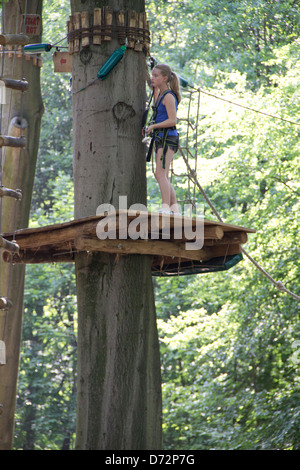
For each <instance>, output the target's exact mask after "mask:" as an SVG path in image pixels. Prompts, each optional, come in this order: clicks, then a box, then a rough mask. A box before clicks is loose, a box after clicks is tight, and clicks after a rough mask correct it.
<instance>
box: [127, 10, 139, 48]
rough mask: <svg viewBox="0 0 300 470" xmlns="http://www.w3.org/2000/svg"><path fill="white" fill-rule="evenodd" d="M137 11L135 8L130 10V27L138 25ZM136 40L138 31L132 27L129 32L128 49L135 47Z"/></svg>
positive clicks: (128, 24) (128, 21)
mask: <svg viewBox="0 0 300 470" xmlns="http://www.w3.org/2000/svg"><path fill="white" fill-rule="evenodd" d="M136 15H137V13H136V11H134V10H129V11H128V18H127V26H129V28H136V25H137V16H136ZM135 41H136V33H135V31H134V29H131V30H130V31H129V33H128V45H127V47H128V49H133V48H134V45H135Z"/></svg>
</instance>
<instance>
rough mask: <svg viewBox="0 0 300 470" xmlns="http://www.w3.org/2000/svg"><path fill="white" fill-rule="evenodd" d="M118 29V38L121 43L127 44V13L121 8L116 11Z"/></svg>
mask: <svg viewBox="0 0 300 470" xmlns="http://www.w3.org/2000/svg"><path fill="white" fill-rule="evenodd" d="M116 19H117V25H118V27H119V30H118V40H119V43H120V44H121V45H124V44H126V32H125V15H124V11H122V10H120V11H117V12H116Z"/></svg>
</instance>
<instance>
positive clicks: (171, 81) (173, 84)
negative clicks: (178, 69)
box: [154, 64, 181, 104]
mask: <svg viewBox="0 0 300 470" xmlns="http://www.w3.org/2000/svg"><path fill="white" fill-rule="evenodd" d="M154 68H155V69H158V70H160V72H161V74H162V76H163V77H167V78H168V85H169V86H170V89H171V90H172V91H173V93H175V95H176V97H177V101H178V104H179V103H180V101H181V94H180V82H179V78H178V75H177V73H175V72H173V71H172V70H171V67H169V65H167V64H158V65H156V66H155V67H154Z"/></svg>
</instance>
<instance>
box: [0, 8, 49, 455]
mask: <svg viewBox="0 0 300 470" xmlns="http://www.w3.org/2000/svg"><path fill="white" fill-rule="evenodd" d="M26 5H27V12H26V11H25V6H26ZM24 13H28V14H29V13H34V14H39V15H41V13H42V2H41V1H39V0H32V1H30V2H25V0H20V1H18V0H10V1H9V2H7V3H6V2H3V5H2V33H16V32H19V29H18V28H19V24H20V21H21V15H22V14H24ZM40 39H41V34H39V35H37V36H32V37H31V42H33V43H35V42H40ZM6 50H7V49H6ZM2 60H3V61H4V63H3V69H2V70H3V74H2V76H3V77H4V78H13V79H16V80H21V79H22V78H25V79H26V81H28V82H29V89H28V91H26V92H25V93H24V94H23V95H22V93H21V92H20V91H16V90H8V89H7V90H6V103H7V104H6V105H3V106H2V122H1V133H2V134H3V135H7V134H9V133H11V134H17V133H21V135H26V141H27V144H26V148H25V149H13V148H9V147H6V148H3V149H2V165H3V168H1V170H2V185H3V186H5V187H7V188H11V189H21V190H22V200H21V201H17V200H15V199H13V198H10V197H5V198H2V199H0V204H1V206H2V207H1V222H2V224H1V229H0V231H1V232H2V233H3V232H8V231H14V230H15V229H18V228H24V227H27V226H28V221H29V214H30V205H31V197H32V189H33V183H34V175H35V167H36V159H37V154H38V146H39V134H40V124H41V117H42V114H43V103H42V97H41V93H40V67H39V66H38V64H36V63H35V62H34V61H33V60H32V59H30V60H25V59H24V58H23V57H17V56H16V55H14V56H13V57H12V58H9V57H8V54H3V55H2ZM1 256H2V253H1ZM24 276H25V269H24V266H22V265H15V266H11V265H8V264H4V263H3V262H2V261H1V263H0V295H2V296H8V297H9V298H10V299H11V300H12V303H13V308H11V309H10V310H9V311H8V313H7V315H6V314H5V312H1V311H0V334H1V335H2V332H3V328H4V322H5V336H4V340H5V344H6V362H7V363H6V365H4V366H1V367H0V403H1V404H2V405H3V407H2V415H1V419H0V449H1V450H5V449H11V447H12V443H13V429H14V412H15V403H16V388H17V377H18V368H19V355H20V342H21V333H22V315H23V293H24ZM1 339H2V338H1Z"/></svg>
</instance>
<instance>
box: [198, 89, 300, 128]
mask: <svg viewBox="0 0 300 470" xmlns="http://www.w3.org/2000/svg"><path fill="white" fill-rule="evenodd" d="M191 88H194V87H191ZM194 89H195V90H196V89H197V88H194ZM198 90H199V91H201V92H202V93H204V94H205V95H208V96H212V97H213V98H216V99H218V100H222V101H226V102H227V103H230V104H233V105H234V106H239V107H240V108H244V109H247V110H248V111H253V112H255V113H259V114H263V115H264V116H268V117H271V118H274V119H279V120H280V121H283V122H288V123H289V124H294V125H296V126H300V122H295V121H291V120H289V119H284V118H281V117H280V116H275V115H274V114H269V113H265V112H263V111H259V110H258V109H254V108H250V107H249V106H245V105H243V104H239V103H235V102H234V101H230V100H227V99H225V98H221V97H220V96H216V95H213V94H212V93H208V92H207V91H204V90H202V89H201V88H198Z"/></svg>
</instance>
